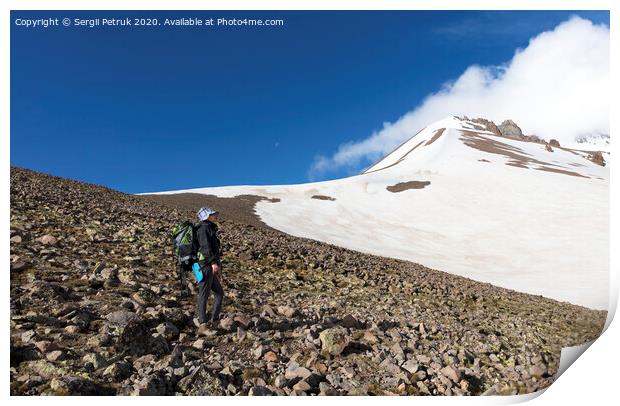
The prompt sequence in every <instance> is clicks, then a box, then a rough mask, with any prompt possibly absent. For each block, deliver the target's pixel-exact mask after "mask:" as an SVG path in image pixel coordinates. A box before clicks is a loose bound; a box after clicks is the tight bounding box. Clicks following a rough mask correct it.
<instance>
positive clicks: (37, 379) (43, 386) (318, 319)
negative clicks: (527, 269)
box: [10, 168, 606, 395]
mask: <svg viewBox="0 0 620 406" xmlns="http://www.w3.org/2000/svg"><path fill="white" fill-rule="evenodd" d="M206 198H207V199H208V197H206ZM199 203H202V202H199V201H193V200H186V201H183V202H180V203H178V204H175V202H174V201H168V202H159V201H154V200H153V199H149V198H146V197H138V196H131V195H126V194H123V193H118V192H115V191H112V190H109V189H106V188H102V187H98V186H93V185H88V184H84V183H79V182H75V181H71V180H66V179H61V178H57V177H51V176H47V175H43V174H39V173H35V172H32V171H29V170H24V169H20V168H11V230H10V233H11V247H10V251H11V252H10V254H11V264H10V275H11V297H10V302H11V349H10V350H11V371H10V375H11V393H12V394H23V395H38V394H84V395H86V394H139V395H147V394H175V393H180V394H188V395H189V394H192V395H206V394H213V395H233V394H250V395H263V394H280V395H304V394H308V395H310V394H411V395H417V394H420V395H424V394H433V395H440V394H441V395H456V394H466V395H479V394H485V393H487V394H489V393H499V394H516V393H525V392H531V391H536V390H538V389H541V388H543V387H546V386H548V385H549V384H550V383H551V382H552V381H553V375H554V373H555V371H556V370H557V368H558V365H559V354H560V349H561V347H562V346H568V345H577V344H580V343H583V342H585V341H588V340H592V339H594V338H596V337H597V336H598V335H599V333H600V331H601V328H602V326H603V323H604V320H605V317H606V313H605V312H598V311H592V310H589V309H586V308H582V307H578V306H573V305H569V304H566V303H559V302H556V301H553V300H549V299H545V298H542V297H536V296H530V295H526V294H521V293H517V292H514V291H510V290H506V289H500V288H497V287H494V286H491V285H488V284H482V283H477V282H474V281H471V280H468V279H465V278H462V277H457V276H453V275H450V274H446V273H443V272H439V271H436V270H432V269H428V268H425V267H423V266H420V265H417V264H414V263H410V262H406V261H397V260H392V259H387V258H381V257H376V256H371V255H366V254H360V253H357V252H353V251H349V250H346V249H342V248H338V247H335V246H331V245H328V244H323V243H318V242H315V241H311V240H306V239H301V238H295V237H291V236H288V235H286V234H283V233H280V232H277V231H274V230H272V229H269V228H267V227H261V225H260V224H257V223H256V222H255V221H256V218H254V217H253V216H252V214H251V207H252V205H248V204H247V203H248V201H247V199H246V201H244V202H241V201H239V200H237V201H236V203H235V200H234V199H231V200H228V201H227V204H228V206H226V205H225V204H224V202H220V203H222V207H228V208H226V209H224V208H220V207H218V206H217V205H216V208H218V209H221V210H222V211H223V219H222V222H221V227H220V230H221V238H222V240H223V242H224V249H225V254H226V255H225V260H224V273H225V277H226V281H225V290H226V298H225V300H224V306H223V315H224V318H223V319H222V320H221V322H220V323H219V325H218V326H217V327H216V328H215V327H214V328H213V329H201V330H198V329H197V328H196V327H195V326H194V324H193V322H192V319H193V317H194V300H193V297H182V296H181V294H180V291H179V287H178V283H177V278H176V275H175V272H174V263H173V260H172V257H171V248H170V246H169V230H170V228H171V226H172V224H173V223H174V222H175V221H177V220H178V219H181V218H185V217H187V218H191V217H192V216H193V212H194V210H193V209H194V207H193V206H194V205H195V204H199ZM215 203H217V202H215ZM215 203H214V205H215ZM248 208H249V209H248ZM235 210H239V211H245V214H244V215H243V216H241V215H240V216H239V218H241V219H242V221H241V222H239V221H236V217H237V216H235ZM248 210H250V211H249V212H248ZM244 219H245V220H247V221H243V220H244Z"/></svg>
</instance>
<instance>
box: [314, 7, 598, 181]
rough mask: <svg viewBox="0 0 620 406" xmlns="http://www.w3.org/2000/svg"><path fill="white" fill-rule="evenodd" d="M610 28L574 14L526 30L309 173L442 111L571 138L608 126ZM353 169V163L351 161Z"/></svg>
mask: <svg viewBox="0 0 620 406" xmlns="http://www.w3.org/2000/svg"><path fill="white" fill-rule="evenodd" d="M609 86H610V80H609V28H608V27H607V26H605V25H594V24H592V22H591V21H589V20H585V19H582V18H579V17H572V18H571V19H569V20H568V21H565V22H563V23H562V24H560V25H558V26H557V27H555V29H553V30H552V31H546V32H543V33H541V34H539V35H537V36H536V37H534V38H532V39H531V40H530V42H529V44H528V46H527V47H526V48H525V49H518V50H516V52H515V55H514V57H513V58H512V60H511V61H509V62H508V63H506V64H504V65H501V66H477V65H474V66H470V67H468V68H467V69H466V70H465V72H463V74H462V75H461V76H460V77H459V78H458V79H456V80H455V81H453V82H451V83H448V84H446V85H445V86H444V87H443V88H442V89H441V90H439V91H438V92H436V93H434V94H431V95H429V96H427V98H426V99H425V100H424V101H423V102H422V104H420V105H419V106H418V107H417V108H416V109H414V110H412V111H410V112H408V113H406V114H405V115H403V116H402V117H400V118H399V119H398V120H396V121H395V122H393V123H384V124H383V128H382V129H381V130H379V131H377V132H375V133H373V134H371V135H370V136H369V137H368V138H366V139H363V140H361V141H355V142H349V143H346V144H343V145H341V146H340V147H339V148H338V150H337V151H336V152H335V153H334V154H333V155H332V156H331V157H325V156H318V157H316V159H315V161H314V163H313V164H312V167H311V168H310V171H309V176H310V177H311V178H316V177H317V176H320V175H321V174H324V173H325V172H328V171H330V170H335V169H339V168H348V169H349V170H352V169H354V168H357V167H359V165H360V164H362V163H367V162H370V161H374V160H376V159H378V158H380V157H382V156H384V155H385V154H387V153H389V152H390V151H392V150H393V149H394V148H395V147H396V146H398V145H399V144H400V143H401V142H403V141H404V140H406V139H408V138H410V137H411V136H413V135H414V134H415V133H417V132H418V131H419V130H420V129H422V128H423V127H425V126H426V125H428V124H430V123H432V122H433V121H436V120H439V119H441V118H443V117H445V116H448V115H459V116H461V115H467V116H470V117H486V118H489V119H491V120H493V121H495V122H496V123H498V124H499V122H501V121H503V120H504V119H507V118H510V119H512V120H514V121H515V122H516V123H517V124H518V125H519V126H520V127H521V128H522V129H523V132H524V133H525V134H536V135H538V136H540V137H542V138H545V139H550V138H555V139H558V140H559V141H560V143H562V142H564V143H570V142H572V141H574V139H575V137H577V136H579V135H583V134H588V133H604V134H609V103H610V99H609V97H610V94H609ZM357 169H358V168H357Z"/></svg>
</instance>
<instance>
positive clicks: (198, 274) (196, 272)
mask: <svg viewBox="0 0 620 406" xmlns="http://www.w3.org/2000/svg"><path fill="white" fill-rule="evenodd" d="M192 271H194V276H195V277H196V282H198V283H200V281H202V277H203V275H202V271H201V270H200V265H198V262H194V265H192Z"/></svg>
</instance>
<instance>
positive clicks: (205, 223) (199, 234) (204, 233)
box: [196, 207, 224, 324]
mask: <svg viewBox="0 0 620 406" xmlns="http://www.w3.org/2000/svg"><path fill="white" fill-rule="evenodd" d="M198 219H199V220H200V224H199V225H198V228H197V229H196V240H197V242H198V263H199V264H200V270H201V271H202V274H203V277H202V280H201V281H200V282H198V320H199V321H200V323H201V324H202V323H207V314H206V309H207V301H208V299H209V292H210V291H211V290H213V293H214V294H215V301H214V302H213V313H212V315H211V322H215V321H217V320H219V317H220V310H221V307H222V299H223V298H224V289H223V288H222V284H221V283H220V281H221V279H220V277H221V275H220V273H221V271H222V262H221V259H220V256H221V251H220V240H219V238H218V237H217V225H216V224H215V222H216V221H217V220H218V212H216V211H215V210H212V209H210V208H208V207H203V208H201V209H200V210H199V211H198Z"/></svg>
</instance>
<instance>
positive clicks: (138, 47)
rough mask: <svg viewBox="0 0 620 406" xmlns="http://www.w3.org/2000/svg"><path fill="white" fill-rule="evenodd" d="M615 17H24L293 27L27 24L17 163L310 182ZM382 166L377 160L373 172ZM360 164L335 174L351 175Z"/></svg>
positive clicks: (70, 171) (18, 46)
mask: <svg viewBox="0 0 620 406" xmlns="http://www.w3.org/2000/svg"><path fill="white" fill-rule="evenodd" d="M574 14H577V15H580V16H582V17H584V18H588V19H590V20H592V21H593V22H596V23H601V22H603V23H606V24H609V14H608V13H607V12H570V11H554V12H540V11H537V12H419V11H411V12H386V11H384V12H350V11H346V12H209V11H199V12H174V11H165V12H112V11H101V12H47V11H46V12H21V11H20V12H12V13H11V20H12V21H14V20H15V19H16V18H41V17H59V18H64V17H69V18H78V17H79V18H96V17H100V18H105V17H118V18H121V17H156V18H158V19H163V18H166V17H168V18H180V17H190V16H194V17H200V18H203V19H206V18H209V17H215V18H217V17H227V18H232V17H237V18H241V17H248V18H282V19H284V20H285V25H284V26H283V27H253V28H252V27H234V28H231V27H227V28H226V27H212V28H205V27H194V28H189V27H181V28H171V27H165V28H164V27H154V28H137V27H133V28H132V29H125V28H111V27H108V28H104V27H99V28H93V29H86V28H77V27H69V28H63V27H50V28H47V29H44V28H37V29H25V28H23V27H18V26H16V25H15V24H12V25H11V164H12V165H18V166H23V167H27V168H31V169H34V170H38V171H42V172H46V173H51V174H54V175H58V176H63V177H68V178H72V179H78V180H82V181H87V182H92V183H97V184H102V185H106V186H108V187H112V188H114V189H118V190H121V191H125V192H130V193H138V192H147V191H157V190H173V189H183V188H192V187H205V186H219V185H240V184H281V183H300V182H305V181H307V180H308V171H309V168H310V166H311V164H312V163H313V160H314V158H315V157H316V156H317V155H321V154H330V153H331V152H333V151H334V150H335V149H336V148H338V146H339V145H341V144H343V143H346V142H350V141H355V140H360V139H363V138H365V137H367V136H369V135H370V134H371V133H372V132H373V131H375V130H378V129H380V128H381V127H382V125H383V123H384V122H386V121H393V120H396V119H397V118H398V117H399V116H401V115H402V114H403V113H405V112H407V111H409V110H411V109H413V108H415V107H416V106H417V105H419V104H420V103H421V102H422V101H423V100H424V97H425V96H427V95H428V94H429V93H432V92H435V91H437V90H438V89H439V88H440V87H441V86H442V84H444V83H446V82H447V81H450V80H453V79H455V78H456V77H458V76H459V75H460V74H461V73H462V72H463V71H464V70H465V69H466V68H467V67H468V66H470V65H472V64H480V65H495V64H500V63H503V62H505V61H508V60H510V58H511V57H512V56H513V54H514V52H515V50H516V49H517V48H522V47H525V46H527V44H528V40H529V38H531V37H532V36H534V35H536V34H538V33H539V32H541V31H545V30H549V29H551V28H553V27H554V26H556V25H557V24H558V23H560V22H562V21H564V20H566V19H567V18H568V17H569V16H571V15H574ZM366 164H367V163H362V164H361V167H360V168H359V169H362V168H363V167H364V166H365V165H366ZM350 171H351V169H350V168H347V169H346V170H345V169H343V170H341V171H337V172H335V173H329V178H336V177H340V176H344V175H348V174H349V173H350Z"/></svg>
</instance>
